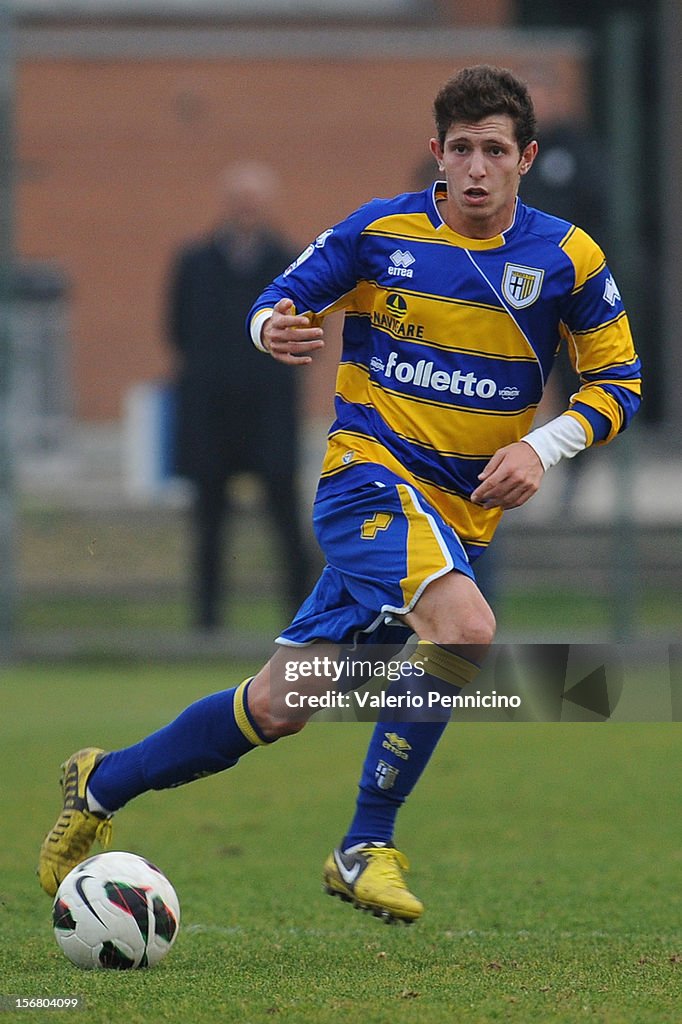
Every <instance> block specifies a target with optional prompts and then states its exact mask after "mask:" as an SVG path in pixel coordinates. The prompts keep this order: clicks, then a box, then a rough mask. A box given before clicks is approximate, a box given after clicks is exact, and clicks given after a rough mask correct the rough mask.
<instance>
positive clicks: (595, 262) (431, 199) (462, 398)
mask: <svg viewBox="0 0 682 1024" xmlns="http://www.w3.org/2000/svg"><path fill="white" fill-rule="evenodd" d="M445 195H446V186H445V183H443V182H437V183H436V184H435V185H434V186H433V187H431V188H429V189H426V190H425V191H423V192H416V193H406V194H403V195H399V196H396V197H395V198H393V199H388V200H380V199H375V200H373V201H371V202H369V203H367V204H366V205H365V206H363V207H361V208H360V209H359V210H357V211H356V212H355V213H353V214H351V215H350V216H349V217H348V218H346V219H345V220H344V221H342V222H341V223H339V224H337V225H336V226H335V227H334V228H332V229H330V230H327V231H325V232H323V233H322V234H321V235H319V236H318V238H317V239H316V240H315V241H314V242H313V243H312V244H311V245H309V246H308V248H307V249H306V250H305V251H304V252H303V253H302V254H301V255H300V256H299V258H298V259H297V260H296V261H295V262H294V263H293V264H292V265H291V266H290V267H289V268H288V269H287V270H286V271H285V272H284V273H283V274H282V275H281V276H280V277H278V278H276V280H275V281H274V282H273V283H272V285H270V286H269V287H268V288H266V290H265V291H264V292H263V293H262V295H261V296H260V297H259V298H258V299H257V301H256V302H255V304H254V306H253V307H252V310H251V312H250V314H249V323H250V322H251V319H252V318H253V316H254V315H255V314H257V313H258V312H259V311H261V310H263V309H267V308H272V306H274V304H275V302H277V301H278V300H279V299H280V298H282V297H284V296H287V297H289V298H291V299H292V300H293V302H294V305H295V307H296V310H297V311H298V312H308V313H310V314H312V317H311V319H312V322H313V323H319V322H320V321H321V320H322V318H323V317H324V316H325V315H326V314H328V313H330V312H333V311H336V310H338V309H344V310H345V320H344V329H343V351H342V355H341V359H340V363H339V368H338V374H337V382H336V397H335V411H336V419H335V422H334V423H333V425H332V427H331V429H330V432H329V438H328V446H327V452H326V457H325V460H324V464H323V468H322V476H321V480H320V484H319V492H318V493H320V494H333V493H335V492H336V493H338V492H339V491H342V490H344V489H346V488H347V487H350V486H353V485H354V484H355V483H361V482H364V481H366V480H382V479H387V480H388V479H390V480H395V478H396V477H398V478H400V479H402V480H405V481H407V482H408V483H411V484H413V485H414V486H415V487H417V488H418V489H419V491H420V492H421V493H422V494H423V495H424V496H425V497H426V499H427V500H428V501H429V502H430V503H431V504H432V505H433V506H434V507H435V508H436V509H438V511H439V512H440V514H441V515H442V516H443V518H444V519H445V520H446V521H447V522H448V523H450V524H451V525H452V526H453V527H454V528H455V529H456V531H457V532H458V535H459V536H460V537H461V539H462V541H463V542H464V543H465V546H466V547H467V550H468V551H469V553H470V555H471V556H475V555H476V554H477V553H478V552H479V551H480V550H481V549H482V548H483V547H485V546H486V545H487V544H488V542H489V541H490V539H491V537H492V535H493V533H494V530H495V527H496V525H497V523H498V521H499V518H500V516H501V510H500V509H483V508H480V507H479V506H477V505H474V504H473V503H472V502H471V501H470V500H469V497H470V495H471V493H472V491H473V490H474V489H475V487H476V486H477V484H478V482H479V481H478V474H479V473H480V472H481V470H482V469H483V467H484V466H485V464H486V463H487V461H488V460H489V459H490V457H491V456H492V455H493V453H494V452H495V451H496V450H497V449H498V448H501V447H502V446H504V445H506V444H510V443H511V442H513V441H518V440H519V439H520V438H521V437H522V436H523V435H524V434H526V433H528V431H529V429H530V428H531V425H532V422H533V417H534V414H535V411H536V409H537V406H538V403H539V401H540V398H541V397H542V392H543V390H544V387H545V383H546V381H547V377H548V375H549V372H550V370H551V368H552V365H553V362H554V359H555V356H556V352H557V350H558V347H559V345H560V343H561V341H562V339H563V340H564V341H565V343H566V344H567V346H568V352H569V355H570V358H571V360H572V361H573V363H574V365H575V367H576V370H577V372H578V374H579V375H580V388H579V390H577V393H576V394H575V395H573V396H572V398H571V403H570V415H571V416H574V417H575V418H577V419H578V420H579V422H580V423H581V424H582V426H583V428H584V429H585V432H586V434H587V439H588V444H592V443H605V442H608V441H610V440H611V439H612V438H613V437H614V436H615V435H616V434H617V433H618V432H619V431H620V430H622V429H624V428H625V427H626V426H627V424H628V422H629V420H630V418H631V417H632V415H633V414H634V412H635V411H636V409H637V407H638V405H639V394H640V380H639V375H640V363H639V359H638V358H637V355H636V353H635V351H634V348H633V343H632V337H631V334H630V328H629V325H628V319H627V314H626V312H625V310H624V308H623V304H622V301H621V297H620V294H619V291H618V288H617V286H616V283H615V281H614V279H613V276H612V274H611V273H610V271H609V269H608V267H607V265H606V261H605V259H604V255H603V253H602V251H601V250H600V249H599V247H598V246H597V245H596V243H595V242H594V241H593V240H592V239H591V238H590V237H589V236H588V235H587V234H585V232H584V231H582V230H581V229H580V228H578V227H575V226H574V225H571V224H569V223H567V222H566V221H563V220H558V219H557V218H555V217H552V216H549V215H548V214H545V213H541V212H540V211H538V210H534V209H532V208H530V207H526V206H524V205H523V203H521V201H520V200H517V203H516V210H515V216H514V221H513V223H512V225H511V227H510V228H509V229H508V230H507V231H505V232H504V233H503V234H501V235H498V236H496V237H494V238H490V239H484V240H477V239H470V238H466V237H463V236H461V235H458V234H457V233H456V232H455V231H453V230H452V229H451V228H450V227H449V226H448V225H447V224H446V223H445V222H444V221H443V219H442V217H441V215H440V212H439V209H438V206H437V200H438V199H441V198H445Z"/></svg>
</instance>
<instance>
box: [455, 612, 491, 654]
mask: <svg viewBox="0 0 682 1024" xmlns="http://www.w3.org/2000/svg"><path fill="white" fill-rule="evenodd" d="M496 628H497V623H496V621H495V616H494V614H493V611H492V608H490V607H489V606H488V605H487V604H485V605H484V606H483V607H482V608H477V609H476V610H471V611H469V612H468V614H466V615H464V616H463V617H462V618H460V620H459V621H458V622H457V643H458V644H462V645H465V646H471V647H489V646H490V645H491V644H492V642H493V640H494V639H495V630H496Z"/></svg>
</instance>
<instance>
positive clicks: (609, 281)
mask: <svg viewBox="0 0 682 1024" xmlns="http://www.w3.org/2000/svg"><path fill="white" fill-rule="evenodd" d="M619 298H620V292H619V291H618V285H617V284H616V282H615V281H614V280H613V274H609V276H608V277H607V278H606V284H605V285H604V302H608V304H609V306H615V304H616V300H617V299H619Z"/></svg>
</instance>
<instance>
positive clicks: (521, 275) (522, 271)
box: [502, 263, 545, 309]
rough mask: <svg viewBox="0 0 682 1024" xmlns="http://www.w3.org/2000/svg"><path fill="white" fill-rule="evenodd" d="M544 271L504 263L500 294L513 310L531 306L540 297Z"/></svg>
mask: <svg viewBox="0 0 682 1024" xmlns="http://www.w3.org/2000/svg"><path fill="white" fill-rule="evenodd" d="M544 276H545V272H544V270H538V269H536V268H535V267H522V266H521V265H520V264H518V263H505V265H504V272H503V274H502V294H503V295H504V297H505V299H506V300H507V302H508V303H509V305H510V306H513V307H514V309H525V308H526V306H532V305H533V303H534V302H535V300H536V299H538V298H539V297H540V289H541V288H542V281H543V278H544Z"/></svg>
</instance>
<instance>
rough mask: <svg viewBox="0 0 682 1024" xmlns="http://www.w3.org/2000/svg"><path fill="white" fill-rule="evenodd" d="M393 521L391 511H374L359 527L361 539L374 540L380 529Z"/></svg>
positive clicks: (384, 528)
mask: <svg viewBox="0 0 682 1024" xmlns="http://www.w3.org/2000/svg"><path fill="white" fill-rule="evenodd" d="M392 522H393V513H392V512H375V513H374V515H373V516H372V517H371V518H370V519H365V521H364V523H363V524H362V526H361V528H360V536H361V537H362V539H363V540H374V538H375V537H376V535H377V534H378V533H379V532H380V531H381V530H387V529H388V528H389V526H390V525H391V523H392Z"/></svg>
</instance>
